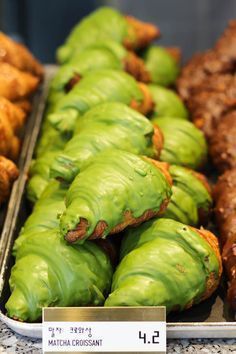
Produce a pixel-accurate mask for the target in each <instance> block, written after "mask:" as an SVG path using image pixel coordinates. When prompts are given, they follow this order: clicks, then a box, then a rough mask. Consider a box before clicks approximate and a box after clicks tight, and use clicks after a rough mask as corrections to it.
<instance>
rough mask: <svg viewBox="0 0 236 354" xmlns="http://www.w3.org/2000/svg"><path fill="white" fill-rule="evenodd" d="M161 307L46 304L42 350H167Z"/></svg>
mask: <svg viewBox="0 0 236 354" xmlns="http://www.w3.org/2000/svg"><path fill="white" fill-rule="evenodd" d="M165 317H166V316H165V308H164V307H129V308H127V307H118V308H104V307H103V308H97V307H96V308H91V307H87V308H54V309H53V308H49V309H48V308H47V309H44V311H43V352H44V353H45V354H47V353H68V352H71V353H90V352H93V353H115V352H116V353H117V352H119V353H131V352H133V353H146V352H153V353H166V321H165Z"/></svg>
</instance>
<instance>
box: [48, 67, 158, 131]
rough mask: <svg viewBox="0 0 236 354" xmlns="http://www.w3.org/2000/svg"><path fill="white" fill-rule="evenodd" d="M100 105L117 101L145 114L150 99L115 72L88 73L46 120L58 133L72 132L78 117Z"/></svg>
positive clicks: (139, 86)
mask: <svg viewBox="0 0 236 354" xmlns="http://www.w3.org/2000/svg"><path fill="white" fill-rule="evenodd" d="M104 102H121V103H125V104H126V105H128V106H131V107H132V108H134V109H136V110H137V111H140V112H141V113H147V112H149V111H150V110H151V109H152V99H151V96H150V94H149V91H148V89H147V87H146V86H145V85H144V84H141V83H137V81H135V79H134V78H133V77H131V76H130V75H128V74H127V73H125V72H122V71H117V70H108V69H107V70H98V71H92V72H91V73H89V74H88V75H87V76H86V77H85V78H83V79H81V80H80V81H79V83H78V84H76V85H75V86H74V87H73V89H72V90H71V91H70V92H69V93H68V94H67V95H65V96H64V97H63V98H62V99H60V100H59V102H58V103H57V104H56V105H55V107H54V112H53V113H51V114H50V115H49V116H48V117H47V118H48V120H49V121H50V122H51V124H52V125H53V126H54V127H55V128H56V129H58V130H59V131H61V132H73V129H74V128H75V124H76V121H77V120H78V118H79V117H80V116H81V115H83V114H84V113H85V112H87V111H88V110H89V109H90V108H92V107H94V106H96V105H98V104H100V103H104Z"/></svg>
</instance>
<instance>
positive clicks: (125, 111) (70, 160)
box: [51, 102, 161, 182]
mask: <svg viewBox="0 0 236 354" xmlns="http://www.w3.org/2000/svg"><path fill="white" fill-rule="evenodd" d="M158 133H159V132H158V130H156V131H154V128H153V125H152V124H151V122H150V121H149V120H148V119H147V118H145V117H144V116H143V115H142V114H140V113H138V112H136V111H134V110H133V109H131V108H129V107H127V106H126V105H125V104H123V103H116V102H109V103H102V104H100V105H98V106H95V107H94V108H92V109H90V110H89V111H88V112H87V113H86V114H85V115H84V116H83V117H82V118H81V119H80V120H79V121H78V123H77V125H76V127H75V131H74V136H73V138H72V139H71V140H69V141H68V143H67V144H66V145H65V148H64V150H63V151H62V152H61V153H59V154H58V156H56V158H55V162H54V163H53V164H52V166H51V177H54V178H59V179H62V180H65V181H67V182H71V181H73V179H74V177H75V176H76V175H77V174H78V173H79V171H80V169H81V168H83V166H84V164H86V163H87V162H88V161H89V159H91V158H93V157H95V156H96V155H97V154H98V153H99V152H101V151H104V150H106V149H109V148H116V149H121V150H125V151H129V152H132V153H134V154H137V155H146V156H150V157H158V155H159V148H160V144H161V142H160V138H159V135H158Z"/></svg>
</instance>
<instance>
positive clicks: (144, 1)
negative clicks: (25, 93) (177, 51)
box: [0, 0, 236, 63]
mask: <svg viewBox="0 0 236 354" xmlns="http://www.w3.org/2000/svg"><path fill="white" fill-rule="evenodd" d="M104 4H105V5H109V6H112V7H116V8H118V9H120V10H121V11H123V12H124V13H128V14H132V15H134V16H137V17H138V18H140V19H142V20H144V21H150V22H153V23H155V24H157V25H158V26H159V27H160V29H161V32H162V39H161V40H159V41H158V43H161V44H164V45H176V46H180V47H181V48H182V50H183V54H184V58H185V59H187V58H188V57H190V56H191V55H192V54H193V53H194V52H196V51H199V50H204V49H206V48H209V47H211V46H212V45H213V44H214V42H215V40H216V39H217V37H218V36H219V35H220V33H221V32H222V31H223V29H224V28H225V26H226V24H227V22H228V20H229V19H232V18H234V17H235V18H236V0H111V1H102V0H38V1H37V0H0V28H1V30H2V31H4V32H6V33H7V34H10V35H11V36H13V37H14V38H17V39H19V40H21V41H23V42H24V43H25V44H26V45H27V46H28V47H29V48H30V49H31V50H32V51H33V53H34V54H35V55H36V56H37V57H38V58H39V59H41V60H42V61H43V62H47V63H49V62H54V61H55V60H54V56H55V50H56V48H57V47H58V46H59V45H60V44H61V43H62V42H63V41H64V39H65V37H66V36H67V34H68V33H69V31H70V29H71V28H72V26H73V25H74V24H75V23H77V22H78V21H79V19H80V18H82V17H83V16H85V15H86V14H88V13H89V12H91V11H92V10H93V9H95V8H96V7H98V6H101V5H104ZM107 20H108V21H109V19H107Z"/></svg>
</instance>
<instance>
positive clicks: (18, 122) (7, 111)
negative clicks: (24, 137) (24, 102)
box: [0, 97, 26, 133]
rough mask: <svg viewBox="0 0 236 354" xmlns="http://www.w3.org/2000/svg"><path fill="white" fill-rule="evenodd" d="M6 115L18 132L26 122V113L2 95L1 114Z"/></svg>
mask: <svg viewBox="0 0 236 354" xmlns="http://www.w3.org/2000/svg"><path fill="white" fill-rule="evenodd" d="M2 113H4V115H2V117H6V119H7V120H8V122H9V123H10V125H11V127H12V130H13V131H14V133H17V132H18V131H19V130H20V129H21V128H22V126H23V125H24V123H25V120H26V113H25V112H24V111H23V110H22V109H21V108H19V107H17V106H16V105H15V104H13V103H12V102H10V101H8V100H7V99H6V98H4V97H0V114H2Z"/></svg>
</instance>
